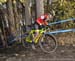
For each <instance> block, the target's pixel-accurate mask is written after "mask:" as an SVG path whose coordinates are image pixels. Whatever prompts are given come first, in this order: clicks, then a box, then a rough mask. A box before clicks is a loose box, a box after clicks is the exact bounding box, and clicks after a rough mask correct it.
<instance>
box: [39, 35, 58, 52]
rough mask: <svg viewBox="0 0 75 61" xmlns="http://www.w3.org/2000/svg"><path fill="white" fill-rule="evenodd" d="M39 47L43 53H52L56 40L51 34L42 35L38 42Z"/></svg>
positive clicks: (55, 46)
mask: <svg viewBox="0 0 75 61" xmlns="http://www.w3.org/2000/svg"><path fill="white" fill-rule="evenodd" d="M39 46H40V48H41V49H42V51H43V52H45V53H52V52H55V50H56V48H57V40H56V38H55V36H54V35H52V34H44V35H43V36H42V37H41V40H40V41H39Z"/></svg>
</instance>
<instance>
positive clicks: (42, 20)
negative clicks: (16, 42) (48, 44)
mask: <svg viewBox="0 0 75 61" xmlns="http://www.w3.org/2000/svg"><path fill="white" fill-rule="evenodd" d="M51 19H53V16H52V15H51V14H44V15H41V16H40V17H38V18H37V19H36V21H35V29H36V36H35V38H36V37H37V35H38V29H42V28H43V27H44V26H46V25H48V21H49V20H51ZM32 48H33V49H35V47H34V40H33V44H32Z"/></svg>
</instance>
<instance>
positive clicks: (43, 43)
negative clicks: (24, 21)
mask: <svg viewBox="0 0 75 61" xmlns="http://www.w3.org/2000/svg"><path fill="white" fill-rule="evenodd" d="M48 30H49V27H48V28H46V27H45V28H43V29H39V30H38V32H39V34H38V35H37V36H36V37H35V35H36V30H35V29H32V30H31V31H30V32H28V34H27V36H26V37H25V41H23V45H25V42H27V43H28V44H32V43H34V44H35V47H36V45H39V47H40V48H41V50H42V51H43V52H45V53H52V52H54V51H55V50H56V48H57V45H58V44H57V40H56V38H55V36H54V35H52V34H46V32H48ZM33 40H34V41H33Z"/></svg>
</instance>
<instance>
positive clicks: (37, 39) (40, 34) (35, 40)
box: [26, 29, 45, 43]
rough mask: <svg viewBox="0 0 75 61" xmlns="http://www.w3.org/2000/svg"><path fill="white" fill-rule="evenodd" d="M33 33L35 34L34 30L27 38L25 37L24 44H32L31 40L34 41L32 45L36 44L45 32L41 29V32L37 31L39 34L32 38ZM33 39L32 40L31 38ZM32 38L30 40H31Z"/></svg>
mask: <svg viewBox="0 0 75 61" xmlns="http://www.w3.org/2000/svg"><path fill="white" fill-rule="evenodd" d="M34 32H36V30H31V31H30V33H29V35H28V37H26V42H29V43H32V39H33V38H34V39H33V40H34V43H38V41H39V39H40V37H41V36H42V35H43V33H44V32H45V30H43V29H41V30H38V32H39V34H38V35H37V36H36V37H33V36H34ZM31 36H32V37H33V38H32V37H31ZM31 38H32V39H31Z"/></svg>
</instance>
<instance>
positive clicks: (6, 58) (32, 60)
mask: <svg viewBox="0 0 75 61" xmlns="http://www.w3.org/2000/svg"><path fill="white" fill-rule="evenodd" d="M55 36H56V38H57V40H58V43H59V44H58V48H57V49H56V51H55V52H54V53H51V54H47V53H43V52H41V51H40V52H37V51H33V50H32V49H25V48H23V47H20V46H19V47H18V48H12V49H11V48H10V49H4V50H2V49H1V50H0V61H75V34H74V33H66V34H59V35H55Z"/></svg>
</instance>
